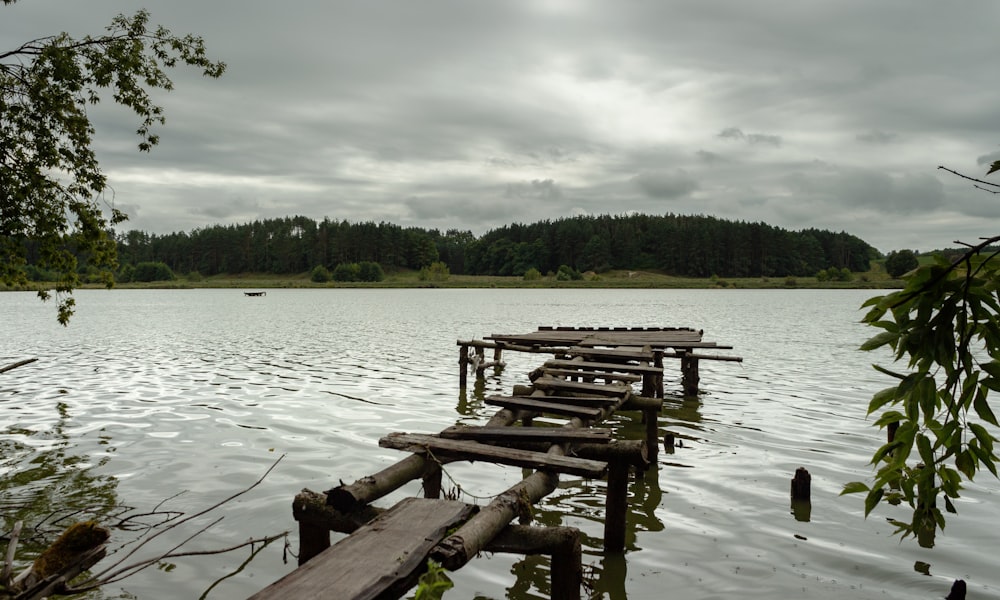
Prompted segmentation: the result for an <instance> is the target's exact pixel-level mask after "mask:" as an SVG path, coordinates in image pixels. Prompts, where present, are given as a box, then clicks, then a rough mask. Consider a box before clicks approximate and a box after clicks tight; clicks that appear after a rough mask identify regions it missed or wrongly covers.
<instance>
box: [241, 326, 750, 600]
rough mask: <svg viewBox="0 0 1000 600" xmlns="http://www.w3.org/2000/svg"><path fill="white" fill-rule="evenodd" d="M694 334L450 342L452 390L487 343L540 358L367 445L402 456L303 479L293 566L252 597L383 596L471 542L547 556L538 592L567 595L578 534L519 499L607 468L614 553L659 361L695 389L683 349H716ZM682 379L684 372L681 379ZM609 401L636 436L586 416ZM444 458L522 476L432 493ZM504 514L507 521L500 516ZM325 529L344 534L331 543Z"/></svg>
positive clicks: (576, 563)
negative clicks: (469, 492)
mask: <svg viewBox="0 0 1000 600" xmlns="http://www.w3.org/2000/svg"><path fill="white" fill-rule="evenodd" d="M701 338H702V333H701V332H700V331H695V330H693V329H680V328H669V329H668V328H641V329H627V328H626V329H587V328H540V329H539V330H538V331H537V332H534V333H531V334H525V335H505V336H500V335H493V336H490V337H489V338H488V340H489V341H486V340H483V341H465V342H463V341H459V342H458V345H459V346H461V348H462V352H461V354H460V364H461V365H462V373H461V384H462V386H463V387H464V386H465V383H466V372H467V370H468V368H469V367H472V370H473V371H475V372H476V373H477V376H481V369H485V368H488V366H489V364H487V363H485V361H484V356H483V353H484V349H485V348H488V347H489V348H493V349H494V350H495V356H494V364H493V366H498V364H499V363H501V352H502V351H503V350H513V351H526V352H546V353H551V354H553V355H554V357H553V358H552V359H551V360H548V361H546V362H545V363H544V364H543V365H542V366H541V367H539V368H537V369H535V370H534V371H532V372H531V373H530V374H529V378H530V380H531V385H530V386H525V385H519V386H515V389H514V393H512V394H511V395H509V396H497V395H494V396H489V397H487V398H485V402H486V404H488V405H491V406H496V407H498V410H497V412H496V413H495V414H494V415H493V416H492V418H490V419H489V421H488V422H487V423H485V424H483V425H480V426H454V427H449V428H447V429H445V430H443V431H441V432H439V433H437V434H425V433H413V432H394V433H389V434H388V435H386V436H385V437H383V438H382V439H381V440H379V445H380V446H382V447H385V448H394V449H397V450H401V451H403V452H408V453H410V454H409V456H408V457H406V458H404V459H402V460H400V461H398V462H396V463H395V464H393V465H390V466H388V467H386V468H385V469H383V470H382V471H379V472H378V473H375V474H373V475H371V476H368V477H363V478H361V479H359V480H357V481H355V482H354V483H351V484H343V483H341V485H339V486H337V487H335V488H333V489H331V490H328V491H327V492H325V493H320V492H312V491H309V490H303V491H302V492H301V493H300V494H299V495H298V496H296V498H295V502H294V503H293V515H294V517H295V519H296V520H297V521H298V523H299V565H300V566H299V568H298V569H296V570H295V571H293V572H292V573H290V574H288V575H286V576H285V577H283V578H282V579H280V580H279V581H277V582H275V583H274V584H272V585H270V586H269V587H267V588H266V589H264V590H262V591H261V592H259V593H258V594H256V595H254V596H253V598H254V599H263V598H268V599H272V598H277V599H283V598H337V599H338V600H340V599H344V600H350V599H362V598H364V599H374V598H379V599H395V598H399V597H401V596H402V595H403V594H405V593H406V592H407V591H408V590H409V589H411V588H412V587H413V586H414V585H415V584H416V582H417V579H418V577H419V575H420V574H421V573H423V572H424V571H425V570H426V568H427V561H428V559H430V560H434V561H436V562H437V563H439V564H440V565H442V566H443V567H444V568H445V569H448V570H452V571H454V570H457V569H459V568H461V567H462V566H464V565H465V564H466V563H467V562H468V561H469V560H471V559H472V558H473V557H475V556H476V555H477V554H478V553H480V552H481V551H492V552H517V553H523V554H540V553H543V554H548V555H551V556H552V563H551V564H552V569H551V577H552V585H551V589H552V598H556V599H560V600H563V599H573V600H579V598H580V589H581V583H582V576H583V575H582V573H583V570H582V564H581V542H580V539H581V535H580V532H579V531H578V530H576V529H574V528H570V527H538V526H531V525H529V522H530V510H529V509H528V506H527V505H528V504H534V503H536V502H538V501H540V500H541V499H542V498H544V497H545V496H547V495H548V494H550V493H552V492H553V491H555V489H556V487H557V485H558V481H559V474H560V473H565V474H572V475H576V476H579V477H585V478H591V479H599V478H607V492H606V512H605V526H604V550H605V552H609V553H620V552H623V551H624V548H625V532H626V515H627V513H628V478H629V473H630V472H631V470H644V469H646V468H648V467H649V465H650V464H651V463H653V464H655V462H656V455H657V450H658V447H659V439H658V436H659V431H658V415H659V413H660V410H661V407H662V403H663V400H662V398H663V365H662V359H663V358H664V357H666V356H679V357H681V358H682V365H683V364H685V363H684V361H685V360H687V361H688V362H687V365H688V367H686V370H685V371H684V374H685V377H686V378H689V377H690V373H689V371H690V370H691V366H690V365H691V364H692V361H693V364H694V367H693V371H694V377H695V382H694V386H695V391H696V387H697V381H696V380H697V360H698V359H702V358H705V356H702V355H695V354H694V353H693V349H695V348H699V349H703V348H714V349H717V348H729V346H719V345H716V344H713V343H707V342H704V341H702V339H701ZM470 349H471V350H472V351H471V352H470ZM706 356H711V355H706ZM711 358H714V359H719V360H740V359H739V358H737V357H729V356H725V357H723V356H711ZM484 365H485V366H484ZM636 383H641V384H642V390H643V392H642V394H641V395H639V394H635V393H634V390H633V387H632V386H633V384H636ZM689 384H691V381H690V380H689V379H685V387H687V386H688V385H689ZM686 392H687V390H685V393H686ZM622 410H638V411H641V412H642V413H643V421H644V423H645V424H646V428H645V436H644V439H642V440H617V439H614V435H613V432H612V430H611V429H609V428H605V427H595V426H596V425H598V424H600V423H601V422H603V421H605V420H607V419H608V417H610V416H611V415H613V414H614V413H615V412H618V411H622ZM541 416H546V417H549V418H557V419H564V421H563V424H562V426H561V427H533V426H532V425H533V423H534V420H535V419H536V418H538V417H541ZM457 461H485V462H490V463H495V464H499V465H509V466H514V467H519V468H522V469H531V470H532V473H531V474H529V475H527V476H525V477H524V478H523V479H522V480H521V481H520V482H518V483H517V484H515V485H513V486H512V487H510V488H509V489H507V490H505V491H503V492H500V493H499V494H497V495H496V496H494V497H493V500H492V501H491V502H490V503H489V504H488V505H487V506H483V507H479V506H472V505H469V504H466V503H464V502H460V501H458V500H442V499H440V496H441V477H442V468H443V467H444V466H445V465H447V464H449V463H452V462H457ZM416 479H420V480H422V482H423V492H424V498H422V499H418V498H406V499H404V500H402V501H400V502H398V503H397V504H395V505H394V506H393V507H391V508H389V509H380V508H376V507H374V506H372V504H371V503H372V502H373V501H375V500H377V499H379V498H382V497H384V496H386V495H387V494H389V493H391V492H393V491H395V490H397V489H399V488H400V487H402V486H403V485H405V484H407V483H408V482H410V481H413V480H416ZM518 517H520V518H521V524H520V525H512V524H511V523H512V521H514V519H516V518H518ZM330 531H338V532H342V533H348V534H350V535H348V536H347V537H344V538H343V539H341V540H340V541H339V542H338V543H336V544H334V545H332V546H331V545H330Z"/></svg>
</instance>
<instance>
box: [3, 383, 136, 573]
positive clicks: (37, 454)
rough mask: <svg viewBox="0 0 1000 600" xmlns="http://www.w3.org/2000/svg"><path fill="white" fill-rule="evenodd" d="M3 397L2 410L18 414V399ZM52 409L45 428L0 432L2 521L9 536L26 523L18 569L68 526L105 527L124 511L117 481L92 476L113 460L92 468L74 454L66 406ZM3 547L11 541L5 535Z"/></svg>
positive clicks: (104, 441)
mask: <svg viewBox="0 0 1000 600" xmlns="http://www.w3.org/2000/svg"><path fill="white" fill-rule="evenodd" d="M4 392H5V396H6V397H5V398H3V399H2V400H0V402H2V405H3V408H4V409H5V410H6V411H8V413H10V412H16V411H17V408H16V406H12V404H13V403H14V397H13V395H14V394H13V393H12V391H11V390H4ZM8 394H9V395H8ZM54 409H55V419H54V420H53V422H52V423H51V425H49V426H47V427H46V426H43V425H41V424H33V425H36V426H37V428H35V429H29V428H25V427H19V426H16V425H8V426H7V427H6V428H5V429H3V430H2V431H0V456H2V458H0V516H2V523H3V531H5V532H9V531H11V529H12V528H13V526H14V523H16V522H17V521H21V522H23V523H24V529H23V530H22V532H21V538H20V541H19V543H18V546H17V556H16V562H17V563H18V565H17V566H19V567H24V566H27V563H28V562H30V561H31V560H33V559H34V557H35V556H37V555H38V554H39V553H40V552H41V551H42V550H44V549H45V548H46V547H48V544H50V543H51V542H52V541H53V540H54V539H55V537H57V536H58V535H59V534H60V533H61V532H62V531H63V530H64V529H65V528H66V527H68V526H69V525H71V524H73V523H75V522H79V521H86V520H90V519H94V520H97V521H105V520H106V519H107V517H109V515H111V514H112V513H113V512H115V511H120V510H121V507H120V506H119V505H118V497H117V495H116V489H117V486H118V480H117V479H115V478H114V477H109V476H106V475H96V474H94V473H93V472H92V470H93V469H95V468H97V467H100V466H102V465H104V464H105V463H106V462H107V460H108V458H109V456H104V457H103V458H101V459H100V460H99V461H98V462H97V463H96V464H94V463H90V462H88V458H87V457H85V456H81V455H77V454H74V453H72V452H70V451H69V450H70V449H71V447H72V446H71V441H70V436H69V435H68V434H67V433H66V429H67V428H68V424H69V421H70V414H69V409H68V406H67V405H66V404H65V403H63V402H55V406H54ZM99 443H100V444H101V445H103V446H105V448H106V449H107V450H108V451H109V452H110V451H113V449H112V448H110V447H109V445H110V439H109V438H107V437H105V436H101V438H100V442H99ZM3 541H4V542H7V541H9V540H8V539H7V538H6V534H5V535H4V538H3Z"/></svg>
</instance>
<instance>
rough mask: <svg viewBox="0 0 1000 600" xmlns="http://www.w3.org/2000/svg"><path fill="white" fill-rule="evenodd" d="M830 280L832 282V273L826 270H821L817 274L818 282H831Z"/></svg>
mask: <svg viewBox="0 0 1000 600" xmlns="http://www.w3.org/2000/svg"><path fill="white" fill-rule="evenodd" d="M829 280H830V273H829V272H827V270H826V269H820V270H819V272H818V273H816V281H829Z"/></svg>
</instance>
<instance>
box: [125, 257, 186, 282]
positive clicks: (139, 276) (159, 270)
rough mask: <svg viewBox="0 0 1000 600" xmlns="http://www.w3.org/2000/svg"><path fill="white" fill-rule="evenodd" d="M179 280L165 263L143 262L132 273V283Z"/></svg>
mask: <svg viewBox="0 0 1000 600" xmlns="http://www.w3.org/2000/svg"><path fill="white" fill-rule="evenodd" d="M174 279H177V277H176V276H175V275H174V272H173V271H171V270H170V267H168V266H167V264H166V263H163V262H151V261H146V262H141V263H139V264H137V265H136V266H135V270H134V271H133V272H132V281H143V282H149V281H173V280H174Z"/></svg>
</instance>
